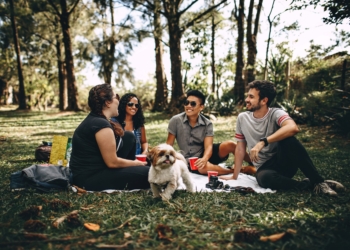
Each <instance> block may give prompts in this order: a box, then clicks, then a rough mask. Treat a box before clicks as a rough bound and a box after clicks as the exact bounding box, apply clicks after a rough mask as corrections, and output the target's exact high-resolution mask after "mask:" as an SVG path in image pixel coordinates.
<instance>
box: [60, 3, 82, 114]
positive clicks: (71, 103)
mask: <svg viewBox="0 0 350 250" xmlns="http://www.w3.org/2000/svg"><path fill="white" fill-rule="evenodd" d="M60 4H61V9H62V13H61V15H60V23H61V27H62V33H63V43H64V51H65V63H66V71H67V83H68V107H67V110H74V111H79V110H81V108H80V105H79V101H78V100H79V98H78V96H79V94H78V89H77V83H76V79H75V74H74V60H73V53H72V41H71V37H70V26H69V16H70V13H69V12H68V11H67V2H66V0H60Z"/></svg>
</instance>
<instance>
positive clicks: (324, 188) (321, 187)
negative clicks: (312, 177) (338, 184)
mask: <svg viewBox="0 0 350 250" xmlns="http://www.w3.org/2000/svg"><path fill="white" fill-rule="evenodd" d="M314 191H315V193H324V194H329V195H331V196H337V195H338V194H337V193H336V192H335V191H334V190H333V189H331V188H330V187H329V186H328V185H327V183H326V182H321V183H318V184H316V185H315V188H314Z"/></svg>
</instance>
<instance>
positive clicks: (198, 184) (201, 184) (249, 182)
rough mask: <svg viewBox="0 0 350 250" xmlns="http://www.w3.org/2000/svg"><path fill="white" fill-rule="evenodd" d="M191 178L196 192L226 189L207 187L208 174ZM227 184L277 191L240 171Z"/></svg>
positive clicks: (261, 190)
mask: <svg viewBox="0 0 350 250" xmlns="http://www.w3.org/2000/svg"><path fill="white" fill-rule="evenodd" d="M230 175H232V174H230ZM191 178H192V181H193V183H194V186H195V190H196V192H213V191H215V192H216V191H217V192H222V191H224V190H222V189H215V190H211V189H209V188H206V187H205V184H207V183H208V176H206V175H199V174H194V173H191ZM220 181H222V182H223V183H224V185H225V184H228V185H230V186H231V187H238V186H242V187H251V188H252V189H254V191H255V192H257V193H275V192H276V191H275V190H271V189H269V188H262V187H260V186H259V185H258V182H257V181H256V178H255V177H253V176H250V175H246V174H242V173H240V174H239V176H238V179H237V180H228V181H226V180H221V179H220ZM72 189H73V191H74V192H76V191H77V190H76V189H75V188H74V187H73V188H72ZM178 189H185V186H184V184H182V185H181V186H180V187H179V188H178ZM135 191H139V189H134V190H125V191H124V190H115V189H106V190H103V191H101V192H104V193H113V192H135ZM88 192H91V193H92V192H93V191H88Z"/></svg>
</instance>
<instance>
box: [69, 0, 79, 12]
mask: <svg viewBox="0 0 350 250" xmlns="http://www.w3.org/2000/svg"><path fill="white" fill-rule="evenodd" d="M79 1H80V0H77V1H76V2H75V3H74V4H73V7H72V8H71V9H70V10H69V11H68V14H71V13H72V12H73V11H74V9H75V7H77V5H78V3H79Z"/></svg>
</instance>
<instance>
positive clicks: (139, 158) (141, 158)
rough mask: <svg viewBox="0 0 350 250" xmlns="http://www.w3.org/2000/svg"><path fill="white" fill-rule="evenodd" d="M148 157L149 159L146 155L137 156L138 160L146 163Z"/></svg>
mask: <svg viewBox="0 0 350 250" xmlns="http://www.w3.org/2000/svg"><path fill="white" fill-rule="evenodd" d="M146 157H147V156H146V155H136V159H138V160H139V161H143V162H145V161H146Z"/></svg>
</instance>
